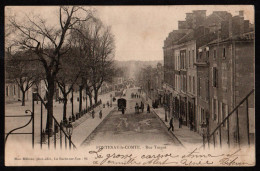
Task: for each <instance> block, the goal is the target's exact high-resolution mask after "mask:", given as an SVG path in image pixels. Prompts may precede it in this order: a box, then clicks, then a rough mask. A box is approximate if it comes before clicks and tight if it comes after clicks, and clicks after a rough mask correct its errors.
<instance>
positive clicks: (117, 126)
mask: <svg viewBox="0 0 260 171" xmlns="http://www.w3.org/2000/svg"><path fill="white" fill-rule="evenodd" d="M132 92H134V93H136V92H137V89H134V88H133V89H127V92H126V96H125V98H126V100H127V106H126V112H125V114H124V115H123V114H122V112H121V111H118V110H115V111H114V112H111V113H110V114H109V115H108V116H107V118H105V119H104V121H103V122H102V123H101V124H100V125H99V126H98V127H97V128H96V129H95V130H94V131H93V132H92V133H91V134H90V135H89V136H88V137H87V138H86V139H85V140H84V142H83V143H82V146H83V147H84V146H89V145H111V144H112V145H117V144H120V145H122V144H124V145H129V144H131V145H133V144H134V145H142V144H146V145H149V144H150V145H151V144H156V145H164V146H168V145H175V146H176V145H177V146H180V144H179V143H178V141H177V140H176V139H175V137H174V136H173V135H172V134H171V133H170V132H168V130H167V128H166V127H165V125H163V124H162V123H161V122H160V120H159V119H158V118H157V117H156V116H155V114H154V113H147V111H146V107H147V106H146V104H145V110H144V112H143V113H139V114H135V108H134V107H135V104H136V103H138V104H139V105H140V103H141V98H133V99H131V93H132Z"/></svg>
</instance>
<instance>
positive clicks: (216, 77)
mask: <svg viewBox="0 0 260 171" xmlns="http://www.w3.org/2000/svg"><path fill="white" fill-rule="evenodd" d="M215 71H216V76H215V80H216V86H215V87H218V70H217V68H215Z"/></svg>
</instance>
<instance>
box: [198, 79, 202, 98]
mask: <svg viewBox="0 0 260 171" xmlns="http://www.w3.org/2000/svg"><path fill="white" fill-rule="evenodd" d="M200 80H201V78H199V79H198V95H199V96H200V82H201V81H200Z"/></svg>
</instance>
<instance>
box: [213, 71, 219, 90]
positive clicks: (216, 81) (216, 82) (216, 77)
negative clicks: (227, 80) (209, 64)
mask: <svg viewBox="0 0 260 171" xmlns="http://www.w3.org/2000/svg"><path fill="white" fill-rule="evenodd" d="M217 85H218V70H217V68H216V67H213V68H212V86H213V87H217Z"/></svg>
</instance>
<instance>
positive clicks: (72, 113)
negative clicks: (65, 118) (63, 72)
mask: <svg viewBox="0 0 260 171" xmlns="http://www.w3.org/2000/svg"><path fill="white" fill-rule="evenodd" d="M73 91H74V90H73V89H72V90H71V115H72V116H74V113H73V110H74V109H73Z"/></svg>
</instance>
